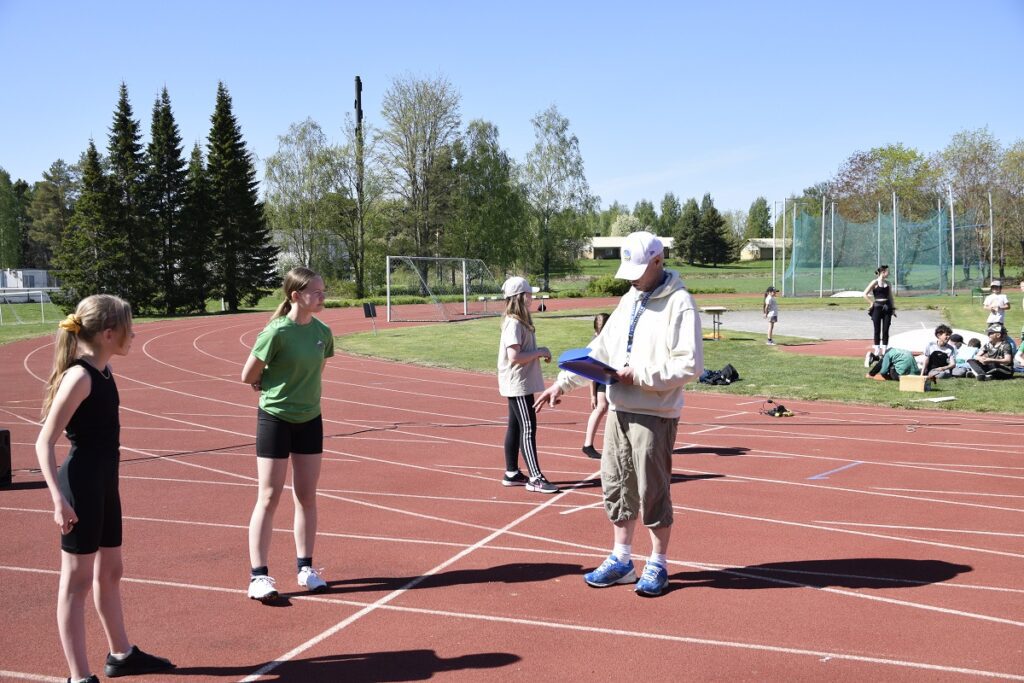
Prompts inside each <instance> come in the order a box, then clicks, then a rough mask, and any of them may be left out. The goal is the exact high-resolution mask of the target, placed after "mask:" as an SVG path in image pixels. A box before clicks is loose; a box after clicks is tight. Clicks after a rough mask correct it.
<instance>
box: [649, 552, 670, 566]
mask: <svg viewBox="0 0 1024 683" xmlns="http://www.w3.org/2000/svg"><path fill="white" fill-rule="evenodd" d="M647 564H656V565H658V566H659V567H667V566H668V559H667V558H666V557H665V556H664V555H659V554H658V553H651V556H650V557H648V558H647Z"/></svg>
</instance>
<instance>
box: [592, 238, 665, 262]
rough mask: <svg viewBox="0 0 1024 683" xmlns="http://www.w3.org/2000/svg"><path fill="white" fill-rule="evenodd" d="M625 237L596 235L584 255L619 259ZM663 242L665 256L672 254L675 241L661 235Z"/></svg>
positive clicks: (594, 257) (593, 257) (595, 257)
mask: <svg viewBox="0 0 1024 683" xmlns="http://www.w3.org/2000/svg"><path fill="white" fill-rule="evenodd" d="M625 239H626V238H625V237H600V236H599V237H594V238H592V239H591V241H590V244H589V245H587V246H586V247H584V249H583V256H584V257H585V258H590V259H617V258H620V256H621V252H622V243H623V242H624V241H625ZM658 239H659V240H661V244H662V246H663V247H665V258H670V257H671V256H672V244H673V242H674V241H675V240H674V239H673V238H671V237H659V238H658Z"/></svg>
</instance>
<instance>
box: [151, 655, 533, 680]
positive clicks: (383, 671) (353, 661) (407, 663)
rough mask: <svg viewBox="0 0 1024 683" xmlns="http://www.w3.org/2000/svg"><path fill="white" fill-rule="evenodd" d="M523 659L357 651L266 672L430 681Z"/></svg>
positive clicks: (232, 672) (244, 669) (191, 670)
mask: <svg viewBox="0 0 1024 683" xmlns="http://www.w3.org/2000/svg"><path fill="white" fill-rule="evenodd" d="M520 659H521V658H520V657H519V656H518V655H514V654H511V653H508V652H479V653H474V654H468V655H460V656H458V657H450V658H445V657H438V656H437V653H436V652H434V651H433V650H397V651H391V652H353V653H349V654H337V655H325V656H323V657H310V658H308V659H293V660H291V661H287V662H282V663H281V664H280V665H279V666H277V668H275V669H274V670H273V671H271V672H270V673H268V674H266V675H265V677H264V678H263V679H262V680H266V681H303V683H307V682H309V681H371V682H380V683H383V682H384V681H426V680H430V679H431V678H433V677H434V675H435V674H439V673H444V672H447V671H464V670H468V669H496V668H498V667H502V666H508V665H510V664H515V663H516V662H518V661H519V660H520ZM259 667H260V665H258V664H257V665H253V666H191V667H179V668H177V669H174V670H173V671H168V672H166V673H164V674H162V675H164V676H224V677H233V678H237V677H239V676H246V675H249V674H252V673H254V672H255V671H256V670H258V669H259Z"/></svg>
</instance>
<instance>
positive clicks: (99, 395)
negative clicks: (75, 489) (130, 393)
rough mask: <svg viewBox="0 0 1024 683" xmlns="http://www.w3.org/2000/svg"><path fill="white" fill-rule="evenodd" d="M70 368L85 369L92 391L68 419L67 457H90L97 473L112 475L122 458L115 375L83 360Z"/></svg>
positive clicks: (118, 401) (119, 403)
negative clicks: (76, 366)
mask: <svg viewBox="0 0 1024 683" xmlns="http://www.w3.org/2000/svg"><path fill="white" fill-rule="evenodd" d="M72 365H80V366H82V367H83V368H85V369H86V371H87V372H88V373H89V378H90V379H91V380H92V391H90V392H89V395H88V396H86V397H85V400H84V401H82V403H81V404H79V406H78V410H76V411H75V414H74V415H72V416H71V419H70V420H68V426H67V428H66V429H65V433H66V434H67V436H68V440H69V441H70V442H71V452H70V453H69V457H71V456H76V457H78V458H89V459H91V460H93V461H94V463H95V465H96V467H97V469H98V470H100V471H102V472H103V473H106V474H114V473H116V472H117V465H118V462H119V461H120V459H121V454H120V447H121V421H120V419H119V417H118V409H119V408H120V405H121V399H120V397H119V396H118V393H117V385H116V384H114V376H113V374H111V373H110V369H109V366H108V368H107V372H106V374H104V373H102V372H100V371H99V370H97V369H96V368H94V367H93V366H91V365H89V363H87V362H86V361H84V360H82V359H78V360H76V361H75V362H74V363H72ZM98 473H99V472H98Z"/></svg>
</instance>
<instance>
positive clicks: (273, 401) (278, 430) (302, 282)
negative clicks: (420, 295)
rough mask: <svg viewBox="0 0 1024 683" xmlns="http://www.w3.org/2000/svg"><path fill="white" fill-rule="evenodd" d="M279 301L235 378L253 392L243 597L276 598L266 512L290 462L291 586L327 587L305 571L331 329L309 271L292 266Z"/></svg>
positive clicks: (320, 288) (316, 279) (312, 533)
mask: <svg viewBox="0 0 1024 683" xmlns="http://www.w3.org/2000/svg"><path fill="white" fill-rule="evenodd" d="M283 289H284V301H282V302H281V304H280V305H279V306H278V307H277V310H276V311H275V312H274V315H273V317H271V319H270V323H268V324H267V326H266V327H265V328H264V329H263V331H262V332H260V334H259V337H257V339H256V343H255V344H254V345H253V347H252V353H251V354H250V355H249V358H248V359H246V361H245V367H243V368H242V381H243V382H245V383H246V384H249V385H251V386H252V388H253V389H254V390H256V391H258V392H260V403H259V409H258V411H257V425H256V470H257V473H258V477H259V483H258V493H257V497H256V506H255V508H253V511H252V518H251V519H250V520H249V560H250V564H251V567H252V575H251V576H250V579H249V597H250V598H252V599H254V600H260V601H268V600H273V599H274V598H276V597H277V589H276V588H275V586H274V579H273V578H271V577H270V573H269V570H268V568H267V557H268V556H269V553H270V539H271V535H272V534H273V526H274V511H275V510H277V504H278V502H280V500H281V492H282V491H283V490H284V482H285V479H286V477H287V475H288V460H289V456H291V458H290V459H291V462H292V493H293V496H294V498H295V520H294V528H295V554H296V557H297V558H298V559H297V566H298V577H297V578H298V583H299V585H300V586H301V587H303V588H306V589H307V590H310V591H314V592H319V591H323V590H326V589H327V582H326V581H324V580H323V578H321V576H320V574H319V572H318V571H317V570H316V569H314V568H313V545H314V542H315V541H316V523H317V514H316V491H317V482H318V481H319V479H320V461H321V457H322V455H323V450H324V427H323V420H322V418H321V415H320V387H321V377H322V375H323V370H324V366H325V365H326V364H327V359H328V358H330V357H331V356H333V355H334V337H333V336H332V335H331V329H330V328H329V327H327V325H325V324H324V323H322V322H320V321H319V320H317V319H316V318H315V317H313V314H315V313H319V312H320V311H322V310H323V309H324V281H323V279H322V278H321V277H320V276H319V275H317V274H316V273H314V272H313V271H312V270H310V269H309V268H302V267H299V268H293V269H291V270H290V271H288V274H287V275H285V278H284V287H283Z"/></svg>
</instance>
